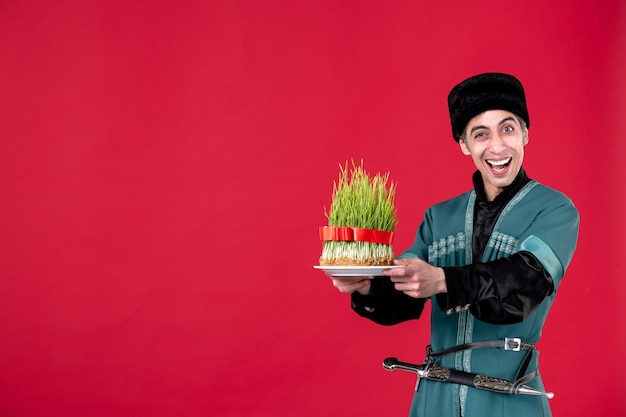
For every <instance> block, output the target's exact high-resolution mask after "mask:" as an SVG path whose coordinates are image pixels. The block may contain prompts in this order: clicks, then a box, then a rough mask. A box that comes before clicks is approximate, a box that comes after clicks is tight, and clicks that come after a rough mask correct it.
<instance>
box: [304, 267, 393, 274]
mask: <svg viewBox="0 0 626 417" xmlns="http://www.w3.org/2000/svg"><path fill="white" fill-rule="evenodd" d="M313 268H315V269H321V270H322V271H324V272H326V273H327V274H330V275H332V276H334V277H376V276H382V274H383V271H384V270H385V269H393V268H401V266H400V265H385V266H332V265H316V266H314V267H313Z"/></svg>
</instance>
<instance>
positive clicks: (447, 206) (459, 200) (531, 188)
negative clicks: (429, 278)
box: [400, 180, 579, 417]
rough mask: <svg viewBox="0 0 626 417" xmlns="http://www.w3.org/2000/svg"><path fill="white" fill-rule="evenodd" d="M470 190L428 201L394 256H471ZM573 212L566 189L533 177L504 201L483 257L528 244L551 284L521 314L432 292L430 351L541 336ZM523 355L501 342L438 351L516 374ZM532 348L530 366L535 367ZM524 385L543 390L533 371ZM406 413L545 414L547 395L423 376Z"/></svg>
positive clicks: (483, 370)
mask: <svg viewBox="0 0 626 417" xmlns="http://www.w3.org/2000/svg"><path fill="white" fill-rule="evenodd" d="M475 201H476V193H475V191H473V190H472V191H469V192H467V193H465V194H463V195H461V196H459V197H456V198H454V199H451V200H448V201H446V202H443V203H440V204H437V205H434V206H432V207H431V208H429V209H428V210H427V212H426V215H425V219H424V221H423V223H422V224H421V225H420V228H419V230H418V232H417V235H416V239H415V242H414V244H413V246H411V247H410V248H409V249H408V250H407V251H406V252H404V253H403V254H402V255H401V256H400V257H419V258H421V259H424V260H427V261H428V262H429V263H430V264H431V265H434V266H443V267H446V266H463V265H468V264H470V263H472V231H473V218H474V204H475ZM578 225H579V215H578V211H577V209H576V208H575V207H574V205H573V203H572V202H571V201H570V199H569V198H567V197H566V196H565V195H564V194H562V193H560V192H558V191H556V190H554V189H551V188H548V187H546V186H544V185H542V184H539V183H538V182H536V181H534V180H531V181H530V182H529V183H527V184H526V185H525V186H524V187H523V188H522V189H521V190H520V191H519V192H518V193H517V194H516V195H515V196H514V197H513V198H512V199H511V200H510V201H509V202H508V204H507V205H506V206H505V207H504V209H503V211H502V213H501V214H500V216H499V218H498V220H497V221H496V224H495V227H494V229H493V232H492V234H491V237H490V239H489V243H488V246H487V248H486V249H485V252H484V257H483V259H482V260H483V261H484V262H487V261H492V260H495V259H498V258H502V257H506V256H510V255H512V254H514V253H516V252H519V251H528V252H531V253H532V254H533V255H534V256H535V257H536V258H537V259H538V260H539V261H540V262H541V264H542V265H543V266H544V268H545V269H546V270H547V271H548V272H549V273H550V276H551V277H552V280H553V283H554V288H555V290H554V291H553V292H552V293H551V294H550V295H549V296H548V297H547V298H546V299H545V300H544V301H543V302H542V303H541V304H540V305H539V307H538V308H537V309H536V310H535V311H534V312H533V313H532V314H530V316H529V317H527V318H526V319H525V320H524V321H523V322H521V323H516V324H506V325H497V324H489V323H486V322H483V321H480V320H478V319H476V318H475V317H474V316H473V315H472V314H471V312H470V311H469V310H461V312H456V311H454V312H450V311H445V310H444V309H442V308H440V307H439V306H438V304H437V297H436V296H433V297H432V298H431V301H432V303H433V308H432V313H431V340H430V343H431V346H432V349H433V351H438V350H442V349H445V348H449V347H452V346H456V345H460V344H464V343H469V342H477V341H486V340H503V339H505V338H507V337H514V338H520V339H521V340H522V341H524V342H528V343H536V342H538V341H539V339H540V338H541V332H542V328H543V325H544V323H545V321H546V317H547V315H548V311H549V310H550V307H551V306H552V303H553V302H554V298H555V296H556V289H557V288H558V286H559V284H560V282H561V278H562V277H563V274H564V273H565V270H566V269H567V266H568V265H569V263H570V261H571V259H572V256H573V254H574V249H575V247H576V241H577V238H578ZM525 355H526V352H524V351H519V352H516V351H510V350H504V349H502V348H487V349H474V350H467V351H463V352H458V353H456V354H453V355H450V356H447V357H443V358H440V359H438V363H439V364H440V365H441V366H444V367H449V368H452V369H457V370H463V371H466V372H473V373H479V374H484V375H487V376H491V377H499V378H504V379H508V380H514V379H515V377H516V375H517V372H518V370H519V368H520V365H521V363H522V361H523V359H524V357H525ZM538 356H539V355H538V352H537V351H535V352H534V354H533V356H532V359H531V363H530V365H529V366H528V370H529V371H533V370H535V369H537V368H538ZM527 385H529V386H531V387H534V388H537V389H539V390H542V391H543V390H544V387H543V382H542V380H541V376H540V375H539V376H538V377H536V378H535V379H534V380H532V381H530V382H528V383H527ZM410 415H411V416H419V417H426V416H429V417H431V416H432V417H459V416H461V417H491V416H493V417H496V416H497V417H503V416H507V417H512V416H520V417H529V416H550V415H551V412H550V407H549V404H548V400H547V398H545V397H541V396H528V395H509V394H499V393H492V392H488V391H481V390H478V389H476V388H470V387H467V386H461V385H456V384H449V383H442V382H436V381H428V380H422V381H421V382H420V385H419V389H418V391H417V392H416V393H415V395H414V398H413V402H412V406H411V411H410Z"/></svg>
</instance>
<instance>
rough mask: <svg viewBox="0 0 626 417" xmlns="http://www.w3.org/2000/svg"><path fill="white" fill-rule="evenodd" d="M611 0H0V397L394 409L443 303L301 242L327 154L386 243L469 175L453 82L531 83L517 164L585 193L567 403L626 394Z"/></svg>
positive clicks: (566, 366) (404, 241)
mask: <svg viewBox="0 0 626 417" xmlns="http://www.w3.org/2000/svg"><path fill="white" fill-rule="evenodd" d="M625 4H626V3H624V2H623V1H619V0H612V1H597V2H588V1H571V0H569V1H565V0H558V1H539V0H531V1H527V2H524V3H523V4H517V3H515V4H514V3H506V2H505V3H502V2H496V1H485V0H480V1H474V2H467V1H461V0H451V1H443V2H421V1H356V0H333V1H293V0H290V1H286V0H283V1H243V0H239V1H237V0H212V1H195V2H193V1H165V0H163V1H121V0H109V1H91V2H82V1H78V0H77V1H71V0H58V1H15V0H4V1H1V2H0V76H1V79H0V140H1V141H2V142H1V144H2V146H1V150H0V199H1V200H0V201H1V203H0V219H1V220H0V415H1V416H40V415H48V416H112V415H116V416H179V415H184V416H208V415H210V416H246V417H247V416H296V415H297V416H320V415H342V416H356V415H359V416H380V415H386V416H398V415H406V413H407V411H408V407H409V403H410V398H411V392H412V389H413V383H414V378H413V377H412V376H411V375H408V374H403V373H398V372H396V373H393V374H391V373H388V372H386V371H384V370H383V369H382V367H381V361H382V359H384V358H385V357H386V356H392V355H393V356H398V357H400V358H401V359H403V360H407V361H416V362H418V361H420V360H421V359H422V357H423V349H424V346H425V345H426V344H427V342H428V336H427V334H428V333H427V332H428V320H422V321H414V322H411V323H405V324H401V325H398V326H395V327H390V328H384V327H379V326H377V325H375V324H373V323H370V322H367V321H365V320H362V319H360V318H359V317H357V316H356V315H355V314H353V313H352V312H351V311H350V309H349V303H348V298H347V296H345V295H342V294H339V293H338V292H337V291H336V290H335V289H334V288H332V286H331V284H330V282H329V281H328V280H327V279H326V278H325V276H324V275H323V274H321V273H320V272H319V271H315V270H313V268H312V266H313V265H315V264H316V263H317V258H318V256H319V254H320V250H321V246H320V242H319V241H318V239H317V227H318V226H320V225H323V224H325V220H326V219H325V217H324V215H323V212H324V207H325V206H328V205H329V203H330V195H331V191H332V183H333V181H334V180H335V179H336V178H337V176H338V167H339V164H340V163H343V162H345V161H346V160H348V159H351V158H354V159H357V160H359V159H361V158H363V160H364V162H365V167H366V169H367V170H369V171H371V172H378V171H383V172H386V171H389V172H390V175H391V177H392V179H394V180H395V181H397V182H398V191H397V199H396V203H397V207H398V216H399V224H398V230H397V234H396V241H395V248H396V252H400V251H402V250H403V249H404V248H405V247H406V246H407V245H409V244H410V243H411V242H412V239H413V235H414V232H415V229H416V228H417V225H418V224H419V222H420V221H421V219H422V215H423V212H424V210H425V209H426V207H428V206H429V205H431V204H433V203H436V202H438V201H441V200H443V199H445V198H448V197H451V196H453V195H456V194H457V193H460V192H462V191H465V190H467V189H468V188H469V187H470V186H471V182H470V175H471V173H472V172H473V166H472V163H471V161H470V160H469V158H466V157H464V156H463V155H461V152H460V151H459V150H458V147H457V146H456V144H455V143H454V142H453V140H452V138H451V134H450V127H449V121H448V115H447V107H446V101H445V100H446V95H447V93H448V91H449V89H450V88H451V87H452V86H453V85H454V84H455V83H456V82H458V81H460V80H461V79H463V78H465V77H467V76H470V75H473V74H475V73H478V72H483V71H505V72H511V73H513V74H515V75H517V76H518V77H519V78H520V79H521V80H522V81H523V82H524V84H525V86H526V90H527V95H528V106H529V109H530V114H531V120H532V122H531V129H530V143H529V145H528V147H527V148H526V163H525V166H526V169H527V171H528V173H529V175H530V176H531V177H533V178H536V179H538V180H539V181H541V182H543V183H545V184H547V185H550V186H553V187H555V188H558V189H560V190H562V191H564V192H565V193H566V194H568V195H569V196H570V197H571V198H572V199H573V200H574V201H575V203H576V205H577V206H578V208H579V209H580V212H581V219H582V221H581V232H580V241H579V246H578V251H577V253H576V255H575V258H574V261H573V263H572V264H571V267H570V269H569V270H568V272H567V274H566V278H565V280H564V281H563V283H562V287H561V289H560V290H559V296H558V297H557V301H556V303H555V305H554V308H553V311H552V314H551V316H550V318H549V320H548V323H547V325H546V328H545V332H544V338H543V339H542V341H541V343H540V349H541V351H542V374H543V376H544V380H545V383H546V385H547V387H548V389H550V390H553V391H555V392H556V397H555V398H554V399H553V400H551V404H552V406H553V410H554V412H555V415H557V416H564V415H585V416H609V415H616V414H621V413H624V412H625V410H626V400H625V398H624V392H625V385H624V382H623V375H624V374H625V373H626V366H625V365H624V364H625V363H626V361H625V360H624V358H623V355H624V354H623V346H624V334H625V332H626V324H625V323H626V319H625V318H624V317H625V314H626V313H625V311H624V308H623V300H624V298H625V296H626V294H625V292H626V291H625V288H626V284H624V282H625V280H624V279H623V270H624V256H623V253H622V252H623V248H624V236H625V232H626V227H625V221H624V216H623V212H624V210H625V209H626V202H625V198H624V185H623V181H624V178H625V174H626V172H625V171H626V170H625V168H624V157H625V156H626V155H625V153H626V152H625V149H626V145H625V144H624V143H625V138H624V137H623V136H624V132H623V130H624V129H623V121H624V116H625V115H626V102H625V100H624V96H625V94H626V84H625V81H624V80H625V78H624V71H625V70H626V62H625V51H626V31H625V30H626V29H625V28H626V9H625Z"/></svg>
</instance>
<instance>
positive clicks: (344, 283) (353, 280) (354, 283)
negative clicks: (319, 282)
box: [327, 274, 374, 295]
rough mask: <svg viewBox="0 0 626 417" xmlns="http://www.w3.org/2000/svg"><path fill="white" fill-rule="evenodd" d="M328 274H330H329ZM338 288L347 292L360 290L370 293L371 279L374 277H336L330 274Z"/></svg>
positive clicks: (362, 292)
mask: <svg viewBox="0 0 626 417" xmlns="http://www.w3.org/2000/svg"><path fill="white" fill-rule="evenodd" d="M327 275H328V274H327ZM328 278H330V279H331V280H332V281H333V285H334V286H335V287H337V289H338V290H339V291H340V292H342V293H346V294H350V293H353V292H355V291H358V292H359V293H361V294H363V295H367V294H369V293H370V286H371V282H370V281H371V280H372V279H373V278H374V277H334V276H331V275H328Z"/></svg>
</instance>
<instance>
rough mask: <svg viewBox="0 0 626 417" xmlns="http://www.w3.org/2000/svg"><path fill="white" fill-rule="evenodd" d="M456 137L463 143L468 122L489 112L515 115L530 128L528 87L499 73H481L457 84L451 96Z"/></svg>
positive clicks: (449, 98)
mask: <svg viewBox="0 0 626 417" xmlns="http://www.w3.org/2000/svg"><path fill="white" fill-rule="evenodd" d="M448 110H449V111H450V122H451V124H452V136H453V137H454V140H455V141H457V142H458V141H459V139H460V137H461V135H462V134H463V131H464V130H465V127H466V126H467V123H468V122H469V121H470V120H471V119H472V118H473V117H474V116H477V115H479V114H480V113H482V112H484V111H487V110H506V111H510V112H511V113H514V114H515V115H517V116H518V117H520V118H521V119H523V120H524V121H525V122H526V127H530V118H529V117H528V109H527V108H526V96H525V94H524V87H523V86H522V83H520V82H519V80H518V79H517V78H515V77H514V76H512V75H508V74H502V73H498V72H487V73H484V74H478V75H475V76H473V77H470V78H468V79H467V80H465V81H463V82H461V83H459V84H457V85H456V86H455V87H454V88H453V89H452V91H450V94H449V95H448Z"/></svg>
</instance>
